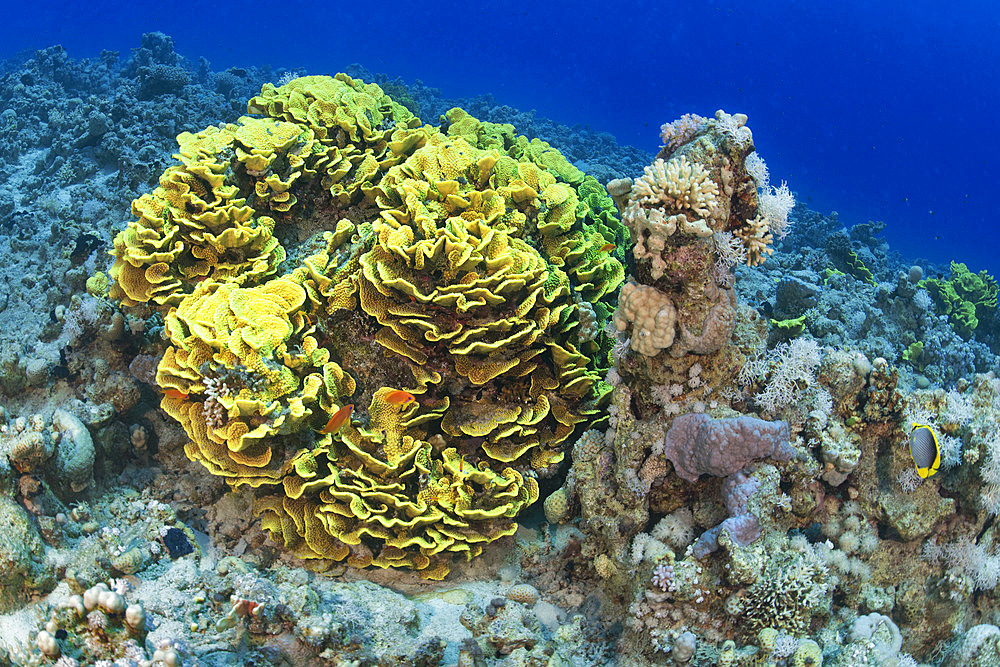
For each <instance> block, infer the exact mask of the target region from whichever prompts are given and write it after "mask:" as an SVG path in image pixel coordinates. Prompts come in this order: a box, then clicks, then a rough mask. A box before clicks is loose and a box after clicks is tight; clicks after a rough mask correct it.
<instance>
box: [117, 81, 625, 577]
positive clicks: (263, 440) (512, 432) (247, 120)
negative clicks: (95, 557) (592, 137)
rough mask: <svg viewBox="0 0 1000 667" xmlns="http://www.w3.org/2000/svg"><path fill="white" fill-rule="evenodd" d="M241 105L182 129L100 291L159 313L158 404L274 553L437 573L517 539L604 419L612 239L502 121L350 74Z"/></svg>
mask: <svg viewBox="0 0 1000 667" xmlns="http://www.w3.org/2000/svg"><path fill="white" fill-rule="evenodd" d="M248 110H249V112H250V113H251V114H256V115H259V116H261V117H257V118H252V117H242V118H240V119H239V120H238V121H237V122H236V123H235V124H228V125H225V126H220V127H211V128H208V129H206V130H204V131H202V132H198V133H196V134H191V133H187V132H185V133H183V134H181V135H180V136H179V137H178V144H179V150H178V152H177V153H176V154H175V157H176V158H177V159H178V161H179V162H180V164H178V165H175V166H171V167H169V168H168V169H167V170H166V171H165V172H164V174H163V176H162V177H161V178H160V185H159V187H157V188H156V189H155V190H154V191H153V192H152V193H149V194H145V195H143V196H141V197H140V198H139V199H137V200H135V201H134V202H133V205H132V210H133V213H134V214H135V216H136V218H137V219H136V220H134V221H133V222H131V223H129V225H128V227H127V228H126V229H125V230H124V231H122V232H121V233H119V234H118V236H117V237H116V239H115V242H114V255H115V261H114V265H113V267H112V269H111V271H110V274H111V278H113V280H114V283H113V285H112V286H111V289H110V294H111V296H112V297H113V298H116V299H118V300H120V301H121V302H122V303H123V304H125V305H129V306H133V305H137V304H149V305H150V306H151V307H154V308H158V309H160V310H162V311H163V312H164V317H165V322H166V332H167V334H168V335H169V339H170V346H169V347H168V348H167V349H166V352H165V353H164V355H163V358H162V360H161V362H160V365H159V368H158V370H157V375H156V378H157V382H158V384H159V386H160V387H161V389H162V390H163V391H164V398H163V401H162V406H163V408H164V409H165V410H166V411H167V412H168V413H169V414H170V415H171V416H172V417H173V418H174V419H176V420H177V421H178V422H180V424H182V425H183V427H184V429H185V430H186V432H187V434H188V436H189V438H190V442H189V443H188V444H187V446H186V448H185V452H186V453H187V455H188V456H189V457H190V458H191V459H193V460H196V461H200V462H201V463H202V464H203V465H204V466H205V467H206V468H207V469H208V470H209V471H211V472H212V473H213V474H216V475H221V476H224V477H225V478H226V480H227V482H229V484H230V485H231V486H233V487H234V488H235V487H240V486H249V487H253V488H255V489H256V490H257V491H256V493H257V502H256V505H255V512H256V513H257V514H258V515H260V516H261V517H262V522H263V526H264V527H265V528H266V529H267V530H268V531H269V532H270V533H271V535H272V537H273V538H274V539H275V540H276V541H278V542H279V543H281V544H283V545H284V546H285V547H287V548H288V549H290V550H291V551H293V552H294V553H295V554H297V555H298V556H300V557H302V558H306V559H310V560H312V561H313V562H314V563H316V564H317V566H319V567H327V566H330V565H331V564H333V563H335V562H337V561H346V563H348V564H350V565H355V566H367V565H371V564H373V565H377V566H379V567H390V566H402V567H408V568H413V569H417V570H420V571H421V574H422V575H423V576H425V577H429V578H440V577H443V576H444V575H445V574H446V573H447V571H448V563H449V561H450V558H451V557H452V556H453V555H455V554H462V555H464V556H466V557H469V558H471V557H472V556H475V555H477V554H478V553H480V551H481V550H482V546H483V544H485V543H488V542H491V541H493V540H496V539H498V538H499V537H501V536H504V535H509V534H511V533H513V531H514V530H515V524H514V523H513V521H512V518H513V517H515V516H516V515H517V514H518V513H519V512H520V511H521V510H522V509H523V508H524V507H526V506H527V505H530V504H531V503H533V502H535V500H537V498H538V483H537V481H536V477H537V476H539V475H543V476H544V475H546V474H550V473H551V472H552V471H553V470H554V468H555V465H556V464H558V463H559V462H560V461H561V460H562V459H563V456H564V448H565V446H566V443H567V442H568V441H569V439H570V437H571V436H572V434H573V433H574V432H575V431H576V430H577V429H578V428H582V427H585V426H589V425H592V424H594V423H596V422H597V421H599V419H600V416H599V415H600V414H601V409H602V407H603V406H604V405H605V404H606V402H607V398H608V393H609V391H610V387H609V386H608V385H607V384H605V383H604V382H603V380H602V379H601V378H602V376H603V373H604V371H605V370H606V368H607V365H608V353H609V351H610V340H609V339H608V337H607V335H606V334H605V333H604V332H603V329H604V325H605V323H606V322H607V320H608V317H609V314H610V304H611V303H612V302H613V300H614V298H615V296H616V293H617V289H618V287H619V285H620V283H621V282H622V280H623V278H624V268H623V266H622V264H621V262H620V261H619V260H618V259H617V258H616V257H615V256H614V254H613V253H609V252H608V251H607V247H608V246H609V244H616V243H617V242H621V241H623V240H624V239H626V238H627V231H626V230H625V228H624V227H623V226H622V224H621V223H620V222H619V221H618V219H617V217H616V214H615V212H614V206H613V203H612V201H611V199H610V197H608V195H607V192H606V191H605V190H604V188H603V187H602V186H601V185H600V184H599V183H597V182H596V181H595V180H594V179H593V178H590V177H588V176H586V175H584V174H583V173H582V172H580V171H579V170H577V169H576V168H574V167H573V166H572V165H570V164H569V163H568V162H567V161H566V159H565V158H564V157H562V155H561V154H560V153H559V152H558V151H556V150H555V149H552V148H551V147H549V146H548V144H545V143H544V142H540V141H538V140H532V141H530V142H529V141H528V140H527V139H525V138H524V137H519V136H516V135H515V134H514V131H513V127H512V126H509V125H495V124H491V123H482V122H480V121H478V120H476V119H475V118H472V117H471V116H469V115H468V114H466V113H465V112H463V111H461V110H458V109H455V110H452V111H451V112H449V113H448V116H447V119H446V121H447V122H446V123H445V124H444V125H442V126H441V127H440V128H435V127H431V126H429V125H423V126H421V125H420V122H419V121H418V119H417V118H415V117H414V116H413V115H412V114H411V113H410V112H409V111H408V110H407V109H406V108H404V107H402V106H401V105H399V104H397V103H395V102H393V101H392V100H391V99H390V98H389V97H388V96H386V95H385V94H384V93H383V91H382V90H381V89H380V88H379V87H378V86H376V85H374V84H365V83H363V82H361V81H359V80H355V79H352V78H350V77H348V76H346V75H338V76H337V77H336V78H330V77H323V76H310V77H302V78H299V79H295V80H293V81H291V82H290V83H288V84H286V85H283V86H281V87H275V86H273V85H270V84H267V85H265V86H264V87H263V89H262V91H261V94H260V95H259V96H257V97H255V98H253V99H252V100H251V101H250V103H249V105H248ZM397 389H401V390H405V391H407V392H410V393H412V394H413V395H414V396H415V397H416V400H415V401H413V402H410V403H408V404H403V405H399V404H398V403H396V402H393V401H391V400H389V396H390V392H392V391H393V390H397ZM347 404H351V405H354V406H355V410H354V419H353V420H351V421H349V423H347V424H344V425H343V426H342V427H341V428H340V429H338V430H335V431H332V432H326V431H327V430H328V429H325V428H324V425H325V424H326V423H327V421H328V420H329V419H330V416H331V415H333V414H334V413H336V412H337V411H338V410H339V409H340V408H341V407H343V406H345V405H347Z"/></svg>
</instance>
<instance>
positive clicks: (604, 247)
mask: <svg viewBox="0 0 1000 667" xmlns="http://www.w3.org/2000/svg"><path fill="white" fill-rule="evenodd" d="M617 247H618V246H616V245H615V244H614V243H605V244H604V245H602V246H601V252H614V251H615V248H617Z"/></svg>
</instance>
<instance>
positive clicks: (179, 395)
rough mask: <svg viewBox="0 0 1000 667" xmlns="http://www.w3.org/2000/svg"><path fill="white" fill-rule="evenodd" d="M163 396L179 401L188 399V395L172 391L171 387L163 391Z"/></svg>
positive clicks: (179, 391)
mask: <svg viewBox="0 0 1000 667" xmlns="http://www.w3.org/2000/svg"><path fill="white" fill-rule="evenodd" d="M163 395H164V396H166V397H167V398H174V399H177V400H180V401H183V400H186V399H187V397H188V395H187V394H185V393H184V392H183V391H181V390H180V389H174V388H172V387H171V388H170V389H164V390H163Z"/></svg>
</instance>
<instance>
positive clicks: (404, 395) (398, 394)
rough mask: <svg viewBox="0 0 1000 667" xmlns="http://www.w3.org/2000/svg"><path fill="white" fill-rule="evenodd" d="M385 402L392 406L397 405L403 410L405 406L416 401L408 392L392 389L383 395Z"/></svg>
mask: <svg viewBox="0 0 1000 667" xmlns="http://www.w3.org/2000/svg"><path fill="white" fill-rule="evenodd" d="M385 400H386V401H388V402H389V403H392V404H393V405H398V406H399V407H401V408H405V407H406V406H407V405H409V404H410V403H412V402H413V401H415V400H417V399H416V398H415V397H414V396H413V394H411V393H410V392H408V391H403V390H402V389H393V390H392V391H390V392H389V393H388V394H386V395H385Z"/></svg>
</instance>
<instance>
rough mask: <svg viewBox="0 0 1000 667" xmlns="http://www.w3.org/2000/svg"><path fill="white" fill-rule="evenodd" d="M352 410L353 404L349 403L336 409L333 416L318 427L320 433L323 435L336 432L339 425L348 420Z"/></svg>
mask: <svg viewBox="0 0 1000 667" xmlns="http://www.w3.org/2000/svg"><path fill="white" fill-rule="evenodd" d="M352 412H354V405H353V404H351V403H348V404H347V405H345V406H344V407H342V408H341V409H339V410H337V411H336V412H335V413H333V416H332V417H330V421H328V422H327V423H326V426H324V427H323V428H322V429H320V433H321V434H323V435H326V434H327V433H336V432H337V431H339V430H340V427H341V426H343V425H344V424H346V423H347V422H348V420H349V419H350V418H351V413H352Z"/></svg>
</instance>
